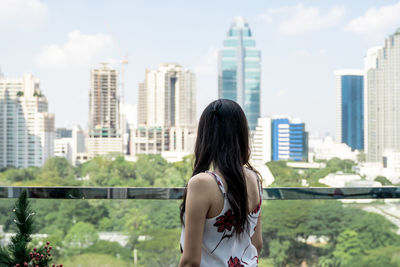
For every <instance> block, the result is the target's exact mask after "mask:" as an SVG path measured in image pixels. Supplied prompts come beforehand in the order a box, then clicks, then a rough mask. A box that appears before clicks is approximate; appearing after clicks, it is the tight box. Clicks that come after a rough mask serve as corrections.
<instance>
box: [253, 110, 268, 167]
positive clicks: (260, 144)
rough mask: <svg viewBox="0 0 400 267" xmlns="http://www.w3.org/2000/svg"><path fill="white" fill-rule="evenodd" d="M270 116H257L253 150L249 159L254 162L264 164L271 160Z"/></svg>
mask: <svg viewBox="0 0 400 267" xmlns="http://www.w3.org/2000/svg"><path fill="white" fill-rule="evenodd" d="M271 138H272V137H271V118H270V117H262V118H258V121H257V127H256V129H255V131H254V135H253V149H252V150H253V151H252V153H251V159H252V161H253V162H254V163H256V164H257V163H259V164H261V165H262V164H265V163H266V162H269V161H271V151H272V148H271V141H272V139H271Z"/></svg>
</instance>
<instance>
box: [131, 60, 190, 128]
mask: <svg viewBox="0 0 400 267" xmlns="http://www.w3.org/2000/svg"><path fill="white" fill-rule="evenodd" d="M196 123H197V121H196V80H195V75H194V74H193V73H192V72H191V71H190V70H188V69H186V68H184V67H182V66H181V65H178V64H176V63H164V64H161V65H160V66H159V67H158V68H157V69H156V70H148V69H147V70H146V74H145V81H144V83H140V84H139V98H138V125H139V126H147V127H179V128H194V127H196Z"/></svg>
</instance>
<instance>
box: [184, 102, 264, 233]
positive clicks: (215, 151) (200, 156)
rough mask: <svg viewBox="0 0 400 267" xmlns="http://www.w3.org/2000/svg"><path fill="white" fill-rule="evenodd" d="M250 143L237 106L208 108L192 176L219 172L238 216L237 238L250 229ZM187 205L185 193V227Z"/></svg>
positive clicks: (217, 104)
mask: <svg viewBox="0 0 400 267" xmlns="http://www.w3.org/2000/svg"><path fill="white" fill-rule="evenodd" d="M249 142H250V140H249V127H248V124H247V119H246V115H245V114H244V112H243V110H242V108H241V107H240V106H239V105H238V104H237V103H236V102H234V101H232V100H228V99H218V100H216V101H214V102H212V103H210V104H209V105H208V106H207V107H206V108H205V110H204V111H203V114H202V115H201V117H200V121H199V125H198V130H197V139H196V144H195V149H194V166H193V173H192V176H195V175H196V174H198V173H201V172H205V171H207V170H209V169H210V166H213V167H214V169H218V170H219V172H220V173H221V174H222V176H223V177H224V178H225V182H226V184H227V186H228V191H227V198H228V201H229V203H230V205H231V207H232V210H233V214H235V218H236V220H235V232H236V234H237V235H239V234H240V233H241V232H242V230H245V228H247V227H248V225H247V222H248V221H247V215H248V201H247V186H246V179H245V174H244V170H243V167H244V166H246V167H248V168H249V169H251V170H254V168H253V167H252V166H251V165H250V163H249V158H250V146H249ZM254 171H255V170H254ZM256 173H258V172H256ZM185 204H186V189H185V193H184V196H183V202H182V204H181V206H180V210H181V214H180V216H181V222H182V224H184V220H183V214H184V213H185Z"/></svg>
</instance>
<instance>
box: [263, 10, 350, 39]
mask: <svg viewBox="0 0 400 267" xmlns="http://www.w3.org/2000/svg"><path fill="white" fill-rule="evenodd" d="M344 14H345V9H344V8H343V7H332V8H331V9H330V10H329V11H328V12H327V13H326V14H321V12H320V9H319V8H317V7H305V6H303V5H302V4H298V5H295V6H283V7H279V8H269V9H267V10H266V12H265V13H264V14H261V15H258V18H259V19H261V20H263V21H264V22H266V23H270V22H272V21H273V18H274V17H278V15H279V19H281V17H282V16H283V17H289V19H286V20H284V21H283V22H281V23H280V25H279V31H280V32H282V33H283V34H287V35H299V34H303V33H306V32H312V31H318V30H321V29H324V28H328V27H331V26H334V25H336V24H338V23H339V22H340V21H341V19H342V18H343V16H344Z"/></svg>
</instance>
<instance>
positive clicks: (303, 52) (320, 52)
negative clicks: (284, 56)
mask: <svg viewBox="0 0 400 267" xmlns="http://www.w3.org/2000/svg"><path fill="white" fill-rule="evenodd" d="M296 55H297V56H299V57H311V56H325V55H326V50H325V49H323V48H320V49H318V50H316V51H314V50H312V51H309V50H306V49H299V50H297V51H296Z"/></svg>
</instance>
